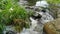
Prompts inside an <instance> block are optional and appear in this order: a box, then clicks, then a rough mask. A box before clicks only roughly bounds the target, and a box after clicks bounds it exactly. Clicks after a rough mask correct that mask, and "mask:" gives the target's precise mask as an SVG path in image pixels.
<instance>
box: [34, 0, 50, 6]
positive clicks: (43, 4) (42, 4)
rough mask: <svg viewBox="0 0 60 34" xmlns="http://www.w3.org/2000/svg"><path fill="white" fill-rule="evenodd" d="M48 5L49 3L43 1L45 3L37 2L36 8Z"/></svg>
mask: <svg viewBox="0 0 60 34" xmlns="http://www.w3.org/2000/svg"><path fill="white" fill-rule="evenodd" d="M48 5H49V4H48V3H47V1H45V0H43V1H37V2H36V5H35V6H40V7H48Z"/></svg>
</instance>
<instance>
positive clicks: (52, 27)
mask: <svg viewBox="0 0 60 34" xmlns="http://www.w3.org/2000/svg"><path fill="white" fill-rule="evenodd" d="M44 30H45V31H46V33H47V34H60V18H58V19H56V20H53V21H51V22H48V23H46V24H45V25H44Z"/></svg>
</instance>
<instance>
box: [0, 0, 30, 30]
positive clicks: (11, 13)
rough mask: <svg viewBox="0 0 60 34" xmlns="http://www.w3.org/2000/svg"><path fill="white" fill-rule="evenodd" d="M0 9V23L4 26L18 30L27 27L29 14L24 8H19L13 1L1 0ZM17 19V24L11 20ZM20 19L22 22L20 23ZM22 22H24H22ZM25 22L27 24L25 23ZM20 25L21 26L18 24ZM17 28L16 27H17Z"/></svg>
mask: <svg viewBox="0 0 60 34" xmlns="http://www.w3.org/2000/svg"><path fill="white" fill-rule="evenodd" d="M2 1H3V2H0V3H1V5H2V6H1V7H3V8H0V23H2V24H4V25H5V26H8V25H12V24H13V25H12V26H19V30H20V28H22V29H23V28H24V27H25V28H28V27H29V14H30V13H28V12H27V11H26V10H25V8H23V7H22V6H20V5H19V4H18V3H17V2H16V1H14V0H5V1H4V0H2ZM15 19H19V20H18V21H17V23H15V22H14V21H13V20H15ZM20 19H22V21H20ZM23 21H24V22H23ZM26 22H27V23H26ZM20 23H22V24H20ZM17 28H18V27H17Z"/></svg>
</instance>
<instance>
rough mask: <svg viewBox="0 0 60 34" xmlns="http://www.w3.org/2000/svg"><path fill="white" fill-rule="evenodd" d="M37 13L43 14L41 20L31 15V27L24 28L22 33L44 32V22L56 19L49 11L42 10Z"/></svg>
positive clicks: (41, 33)
mask: <svg viewBox="0 0 60 34" xmlns="http://www.w3.org/2000/svg"><path fill="white" fill-rule="evenodd" d="M36 13H38V14H40V15H42V17H41V19H40V20H39V22H38V20H37V19H36V20H34V19H33V18H32V17H30V20H31V21H32V22H31V24H32V25H31V27H30V28H29V29H24V30H23V31H22V32H21V34H43V24H45V23H46V22H49V21H52V20H54V18H53V17H52V16H51V15H50V14H49V13H48V12H42V11H40V12H36ZM38 23H39V24H38ZM34 29H35V30H34ZM38 30H40V31H38Z"/></svg>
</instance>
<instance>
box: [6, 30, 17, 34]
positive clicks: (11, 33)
mask: <svg viewBox="0 0 60 34" xmlns="http://www.w3.org/2000/svg"><path fill="white" fill-rule="evenodd" d="M6 34H17V33H16V32H13V31H7V32H6Z"/></svg>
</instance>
